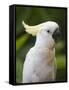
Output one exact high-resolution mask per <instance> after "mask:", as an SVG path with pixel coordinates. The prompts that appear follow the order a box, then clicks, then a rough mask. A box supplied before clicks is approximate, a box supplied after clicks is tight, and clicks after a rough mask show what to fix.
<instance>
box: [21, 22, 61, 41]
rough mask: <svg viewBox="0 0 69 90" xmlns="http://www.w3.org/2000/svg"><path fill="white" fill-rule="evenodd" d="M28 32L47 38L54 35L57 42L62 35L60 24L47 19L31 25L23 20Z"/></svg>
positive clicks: (53, 37)
mask: <svg viewBox="0 0 69 90" xmlns="http://www.w3.org/2000/svg"><path fill="white" fill-rule="evenodd" d="M22 24H23V26H24V28H25V30H26V32H27V33H29V34H32V35H33V36H37V35H38V34H40V35H43V36H44V37H45V38H48V37H52V39H53V40H54V41H55V42H56V41H57V40H58V38H59V37H60V31H59V25H58V24H57V23H56V22H54V21H47V22H44V23H41V24H38V25H35V26H29V25H27V24H25V23H24V21H23V22H22Z"/></svg>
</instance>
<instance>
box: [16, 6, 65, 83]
mask: <svg viewBox="0 0 69 90" xmlns="http://www.w3.org/2000/svg"><path fill="white" fill-rule="evenodd" d="M23 20H24V21H25V22H26V23H27V24H29V25H36V24H40V23H42V22H45V21H48V20H50V21H51V20H52V21H55V22H57V23H58V24H59V26H60V31H61V39H60V42H59V43H57V44H56V59H57V78H56V81H66V73H67V72H66V48H65V46H66V41H65V40H66V36H65V35H66V34H65V32H66V9H65V8H48V7H28V6H27V7H26V6H25V7H23V6H16V82H22V71H23V63H24V60H25V57H26V54H27V52H28V51H29V49H30V48H31V47H32V46H33V45H34V43H35V39H36V38H35V37H32V36H31V35H29V34H27V33H26V32H25V30H24V27H23V26H22V21H23Z"/></svg>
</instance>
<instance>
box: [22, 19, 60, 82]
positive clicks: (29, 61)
mask: <svg viewBox="0 0 69 90" xmlns="http://www.w3.org/2000/svg"><path fill="white" fill-rule="evenodd" d="M22 24H23V26H24V28H25V31H26V32H27V33H28V34H31V35H33V36H36V42H35V45H34V46H33V47H32V48H31V49H30V50H29V52H28V53H27V55H26V59H25V62H24V66H23V83H36V82H51V81H55V80H56V58H55V43H56V41H57V39H58V37H59V35H60V31H59V25H58V24H57V23H56V22H54V21H47V22H44V23H41V24H38V25H35V26H29V25H27V24H26V23H25V22H24V21H22Z"/></svg>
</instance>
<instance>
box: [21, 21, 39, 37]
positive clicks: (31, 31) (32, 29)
mask: <svg viewBox="0 0 69 90" xmlns="http://www.w3.org/2000/svg"><path fill="white" fill-rule="evenodd" d="M22 24H23V26H24V28H25V31H26V32H27V33H29V34H32V35H33V36H36V35H37V33H38V31H39V28H38V26H37V25H35V26H29V25H27V24H26V23H25V22H24V21H23V22H22Z"/></svg>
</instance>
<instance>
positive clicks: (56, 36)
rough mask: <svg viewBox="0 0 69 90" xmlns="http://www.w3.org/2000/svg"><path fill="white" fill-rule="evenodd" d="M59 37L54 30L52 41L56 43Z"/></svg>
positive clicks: (58, 32)
mask: <svg viewBox="0 0 69 90" xmlns="http://www.w3.org/2000/svg"><path fill="white" fill-rule="evenodd" d="M60 35H61V33H60V31H59V30H56V31H55V32H54V33H53V35H52V37H53V39H54V40H55V42H57V41H58V39H59V38H60Z"/></svg>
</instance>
